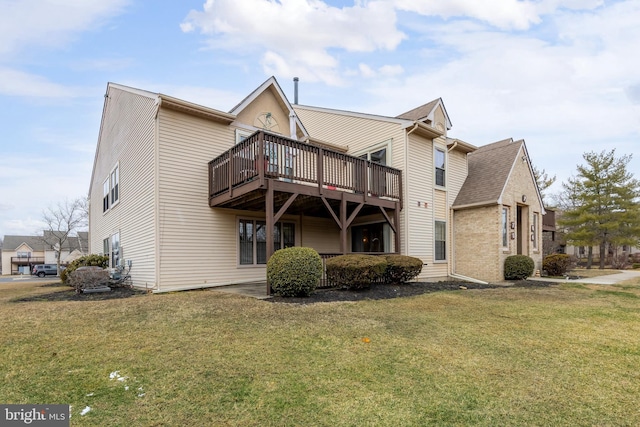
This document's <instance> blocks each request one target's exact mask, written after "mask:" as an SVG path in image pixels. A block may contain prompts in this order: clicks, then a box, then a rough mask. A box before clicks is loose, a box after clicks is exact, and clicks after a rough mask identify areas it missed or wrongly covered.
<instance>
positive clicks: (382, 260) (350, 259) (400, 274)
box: [326, 254, 422, 289]
mask: <svg viewBox="0 0 640 427" xmlns="http://www.w3.org/2000/svg"><path fill="white" fill-rule="evenodd" d="M326 268H327V279H328V280H329V281H331V282H332V283H335V284H336V285H338V286H342V287H347V288H350V289H362V288H368V287H370V286H371V284H372V283H376V282H387V283H405V282H408V281H409V280H411V279H413V278H414V277H416V276H418V274H420V272H421V271H422V260H420V259H418V258H414V257H410V256H405V255H382V256H375V255H358V254H350V255H341V256H337V257H334V258H329V259H328V260H327V262H326Z"/></svg>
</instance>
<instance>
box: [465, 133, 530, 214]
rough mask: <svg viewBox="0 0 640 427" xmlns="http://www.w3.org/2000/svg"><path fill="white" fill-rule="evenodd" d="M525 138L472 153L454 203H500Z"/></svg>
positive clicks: (500, 142) (488, 146)
mask: <svg viewBox="0 0 640 427" xmlns="http://www.w3.org/2000/svg"><path fill="white" fill-rule="evenodd" d="M523 144H524V141H522V140H520V141H514V140H513V139H511V138H509V139H505V140H502V141H498V142H494V143H493V144H488V145H484V146H482V147H480V148H478V149H477V150H476V151H474V152H472V153H469V155H468V157H467V159H468V165H469V172H468V174H467V179H466V180H465V181H464V184H463V185H462V188H461V189H460V192H459V193H458V197H456V200H455V202H453V207H454V208H456V207H458V208H459V207H463V206H478V205H483V204H487V205H488V204H497V203H498V202H499V200H500V199H501V197H502V192H503V191H504V188H505V186H506V183H507V180H508V179H509V175H510V173H511V170H512V169H513V165H514V163H515V161H516V159H517V156H518V153H519V152H520V148H521V147H522V145H523Z"/></svg>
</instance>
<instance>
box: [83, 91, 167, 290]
mask: <svg viewBox="0 0 640 427" xmlns="http://www.w3.org/2000/svg"><path fill="white" fill-rule="evenodd" d="M108 95H109V97H108V98H107V99H106V106H105V112H104V118H103V123H102V134H101V138H100V141H99V143H98V148H97V150H98V152H97V157H96V159H97V163H96V164H95V165H94V173H93V182H92V185H91V194H90V200H91V204H90V227H89V236H90V237H89V239H90V240H89V250H90V252H91V253H101V252H103V246H102V241H103V239H105V238H108V237H110V236H111V235H112V234H114V233H117V232H119V233H120V245H121V248H122V255H123V257H124V259H126V260H131V261H132V262H133V267H132V269H131V275H132V279H133V282H134V284H135V285H136V286H145V285H146V286H151V287H153V286H154V285H155V283H156V276H155V262H154V259H155V246H156V245H155V215H154V206H155V198H154V194H155V191H154V189H155V187H154V186H155V182H154V160H155V157H154V141H155V121H154V113H155V108H156V107H155V100H154V99H153V98H150V97H146V96H143V95H139V94H134V93H131V92H128V91H123V90H120V89H117V88H114V87H111V88H110V90H109V93H108ZM116 164H118V165H119V174H120V178H119V200H118V203H117V204H115V205H114V206H112V207H111V209H110V210H109V211H107V212H106V213H104V214H103V212H102V196H103V193H102V192H103V188H102V184H103V182H104V180H105V179H106V178H107V177H108V175H109V173H110V172H111V170H112V169H113V168H114V166H115V165H116Z"/></svg>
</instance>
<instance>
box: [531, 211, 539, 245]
mask: <svg viewBox="0 0 640 427" xmlns="http://www.w3.org/2000/svg"><path fill="white" fill-rule="evenodd" d="M531 242H532V243H533V249H534V250H538V212H534V213H533V224H532V225H531Z"/></svg>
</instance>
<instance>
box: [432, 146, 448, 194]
mask: <svg viewBox="0 0 640 427" xmlns="http://www.w3.org/2000/svg"><path fill="white" fill-rule="evenodd" d="M434 164H435V167H436V171H435V173H436V185H437V186H439V187H444V186H445V183H446V180H445V152H444V150H441V149H440V148H436V149H435V153H434Z"/></svg>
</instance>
